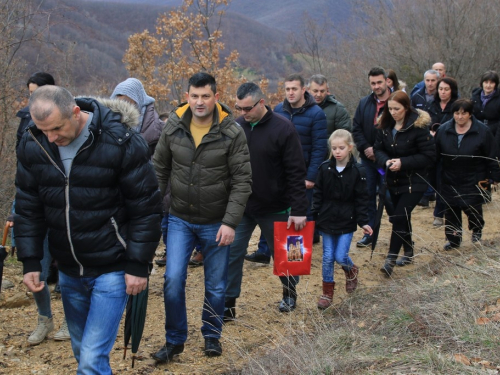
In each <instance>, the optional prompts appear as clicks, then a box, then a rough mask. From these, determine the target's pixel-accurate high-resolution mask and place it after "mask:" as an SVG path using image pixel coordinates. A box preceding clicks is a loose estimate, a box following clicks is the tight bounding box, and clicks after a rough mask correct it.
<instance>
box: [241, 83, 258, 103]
mask: <svg viewBox="0 0 500 375" xmlns="http://www.w3.org/2000/svg"><path fill="white" fill-rule="evenodd" d="M247 96H251V97H252V98H253V99H255V100H257V99H258V100H260V99H264V93H263V92H262V90H261V89H260V87H259V86H258V85H257V84H255V83H253V82H245V83H244V84H242V85H241V86H240V87H238V90H237V91H236V97H237V98H238V99H239V100H243V99H245V98H246V97H247Z"/></svg>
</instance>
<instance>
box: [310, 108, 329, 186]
mask: <svg viewBox="0 0 500 375" xmlns="http://www.w3.org/2000/svg"><path fill="white" fill-rule="evenodd" d="M316 107H317V109H318V111H316V113H314V117H313V123H312V130H311V138H312V149H311V158H310V160H309V167H308V168H307V176H306V180H307V181H312V182H314V181H316V175H317V174H318V168H319V166H320V165H321V163H322V162H323V161H324V159H325V155H326V153H327V142H328V134H327V132H326V115H325V112H323V110H322V109H321V108H320V107H318V106H316Z"/></svg>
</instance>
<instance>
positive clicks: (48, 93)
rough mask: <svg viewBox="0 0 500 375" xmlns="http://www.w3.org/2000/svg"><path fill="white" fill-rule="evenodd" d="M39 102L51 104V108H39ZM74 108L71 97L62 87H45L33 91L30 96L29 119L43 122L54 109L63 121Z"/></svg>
mask: <svg viewBox="0 0 500 375" xmlns="http://www.w3.org/2000/svg"><path fill="white" fill-rule="evenodd" d="M41 102H45V103H51V104H52V105H51V106H41V105H39V104H40V103H41ZM75 106H76V102H75V98H74V97H73V95H72V94H71V93H70V92H69V91H68V90H66V89H65V88H63V87H59V86H53V85H45V86H44V87H40V88H38V89H36V90H35V91H33V93H32V94H31V96H30V101H29V108H30V113H31V117H33V118H34V119H36V120H39V121H44V120H45V119H46V118H47V117H49V116H50V115H51V114H52V111H53V110H54V108H55V107H57V108H58V109H59V111H60V112H61V116H62V118H63V119H68V118H70V117H71V115H72V114H73V108H74V107H75Z"/></svg>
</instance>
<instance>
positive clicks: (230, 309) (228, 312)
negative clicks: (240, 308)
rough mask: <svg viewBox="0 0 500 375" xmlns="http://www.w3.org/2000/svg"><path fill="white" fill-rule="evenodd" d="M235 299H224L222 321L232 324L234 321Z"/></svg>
mask: <svg viewBox="0 0 500 375" xmlns="http://www.w3.org/2000/svg"><path fill="white" fill-rule="evenodd" d="M235 306H236V298H226V300H225V301H224V315H223V316H222V321H223V322H225V323H227V322H232V321H234V320H236V307H235Z"/></svg>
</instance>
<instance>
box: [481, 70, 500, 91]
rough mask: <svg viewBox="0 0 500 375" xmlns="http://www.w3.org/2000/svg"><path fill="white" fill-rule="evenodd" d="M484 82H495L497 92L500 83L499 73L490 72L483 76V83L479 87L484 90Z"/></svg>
mask: <svg viewBox="0 0 500 375" xmlns="http://www.w3.org/2000/svg"><path fill="white" fill-rule="evenodd" d="M484 81H493V82H495V90H496V89H497V88H498V83H499V79H498V73H497V72H495V71H494V70H488V71H487V72H485V73H484V74H483V75H482V76H481V83H480V84H479V86H481V88H483V83H484Z"/></svg>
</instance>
